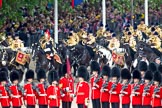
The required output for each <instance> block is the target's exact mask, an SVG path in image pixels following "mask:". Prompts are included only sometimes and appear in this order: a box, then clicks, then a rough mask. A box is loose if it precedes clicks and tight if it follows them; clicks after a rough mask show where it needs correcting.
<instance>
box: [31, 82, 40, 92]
mask: <svg viewBox="0 0 162 108" xmlns="http://www.w3.org/2000/svg"><path fill="white" fill-rule="evenodd" d="M32 89H33V90H35V91H36V92H37V93H38V94H40V91H39V88H37V86H36V85H35V83H34V82H32Z"/></svg>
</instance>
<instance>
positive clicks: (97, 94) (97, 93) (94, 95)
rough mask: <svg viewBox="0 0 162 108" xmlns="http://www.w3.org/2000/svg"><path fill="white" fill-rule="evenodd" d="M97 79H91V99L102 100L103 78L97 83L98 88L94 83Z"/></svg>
mask: <svg viewBox="0 0 162 108" xmlns="http://www.w3.org/2000/svg"><path fill="white" fill-rule="evenodd" d="M95 79H96V77H92V78H91V91H92V92H91V98H92V99H99V98H100V89H101V87H102V78H100V79H99V81H98V82H97V85H98V87H95V86H94V81H95Z"/></svg>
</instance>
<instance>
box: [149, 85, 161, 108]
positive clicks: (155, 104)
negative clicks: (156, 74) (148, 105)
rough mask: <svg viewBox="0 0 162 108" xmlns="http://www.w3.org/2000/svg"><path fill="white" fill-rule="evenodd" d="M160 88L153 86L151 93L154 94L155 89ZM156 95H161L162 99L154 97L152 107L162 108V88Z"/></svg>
mask: <svg viewBox="0 0 162 108" xmlns="http://www.w3.org/2000/svg"><path fill="white" fill-rule="evenodd" d="M155 88H158V87H157V86H153V87H152V89H151V93H152V94H154V89H155ZM156 95H160V97H154V98H153V97H152V107H161V106H162V103H161V99H162V88H161V87H160V90H159V91H158V92H157V93H156Z"/></svg>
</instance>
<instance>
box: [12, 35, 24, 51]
mask: <svg viewBox="0 0 162 108" xmlns="http://www.w3.org/2000/svg"><path fill="white" fill-rule="evenodd" d="M23 47H24V43H23V41H22V40H20V39H19V35H18V34H15V39H14V40H13V42H12V45H11V49H12V50H14V51H17V50H18V49H20V48H23Z"/></svg>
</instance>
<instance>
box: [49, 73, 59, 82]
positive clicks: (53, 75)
mask: <svg viewBox="0 0 162 108" xmlns="http://www.w3.org/2000/svg"><path fill="white" fill-rule="evenodd" d="M58 80H59V77H58V74H57V72H56V71H55V70H51V71H50V72H49V73H48V82H49V83H50V84H52V82H53V81H58Z"/></svg>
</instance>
